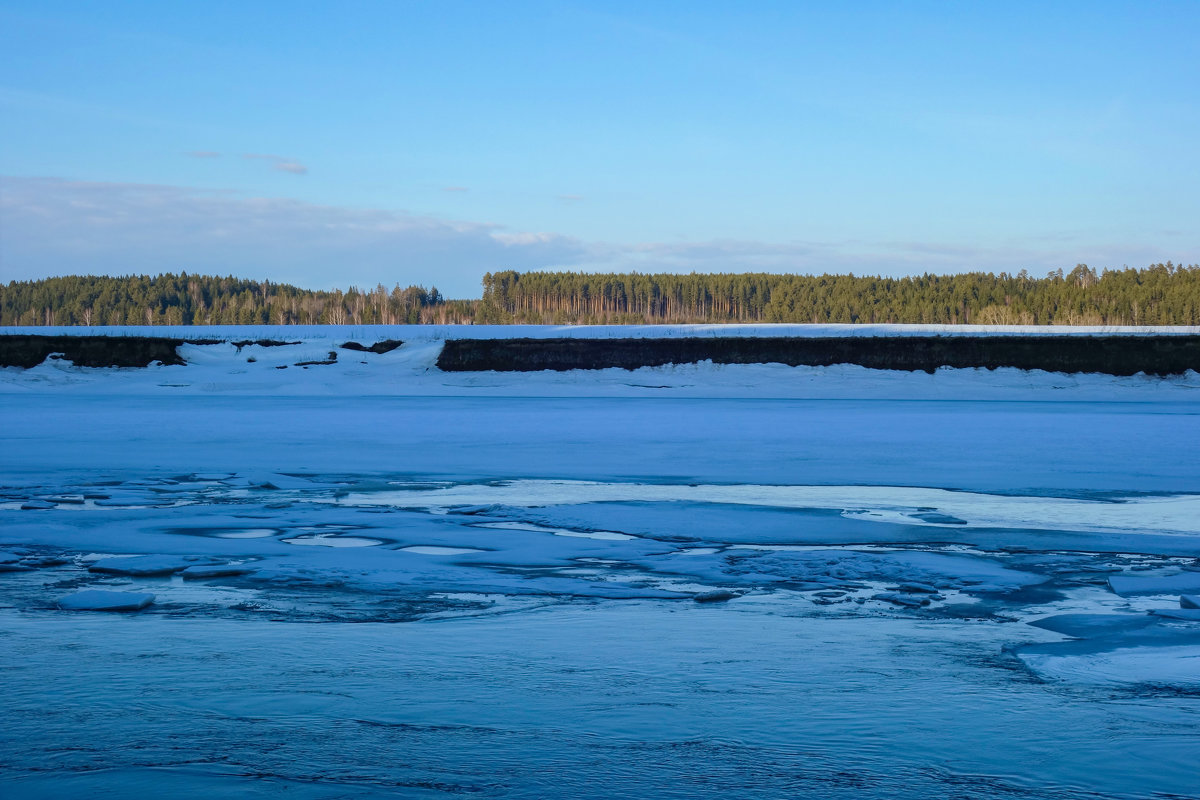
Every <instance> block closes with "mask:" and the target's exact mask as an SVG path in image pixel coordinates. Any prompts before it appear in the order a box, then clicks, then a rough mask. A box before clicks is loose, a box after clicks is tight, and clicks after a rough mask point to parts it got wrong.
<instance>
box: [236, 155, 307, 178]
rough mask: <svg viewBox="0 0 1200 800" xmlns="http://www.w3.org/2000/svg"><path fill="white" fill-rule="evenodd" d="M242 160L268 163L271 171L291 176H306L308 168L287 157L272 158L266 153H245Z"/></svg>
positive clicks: (272, 156)
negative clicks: (248, 159) (286, 173)
mask: <svg viewBox="0 0 1200 800" xmlns="http://www.w3.org/2000/svg"><path fill="white" fill-rule="evenodd" d="M242 158H250V159H256V160H259V161H268V162H270V164H271V169H274V170H278V171H279V172H290V173H292V174H293V175H307V174H308V167H306V166H304V165H303V164H301V163H300V162H299V161H297V160H296V159H294V158H288V157H287V156H274V155H270V154H268V153H245V154H244V155H243V156H242Z"/></svg>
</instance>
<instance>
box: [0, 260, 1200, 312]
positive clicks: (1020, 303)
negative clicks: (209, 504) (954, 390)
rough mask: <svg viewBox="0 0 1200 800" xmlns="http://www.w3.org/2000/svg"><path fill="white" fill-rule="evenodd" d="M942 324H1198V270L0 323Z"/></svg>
mask: <svg viewBox="0 0 1200 800" xmlns="http://www.w3.org/2000/svg"><path fill="white" fill-rule="evenodd" d="M722 322H799V323H830V322H834V323H944V324H956V323H957V324H985V325H1054V324H1062V325H1198V324H1200V267H1198V266H1195V265H1193V266H1181V265H1175V264H1172V263H1170V262H1168V263H1166V264H1154V265H1151V266H1149V267H1146V268H1144V269H1131V268H1125V269H1120V270H1105V271H1103V272H1101V273H1097V272H1096V271H1095V270H1094V269H1091V268H1089V267H1087V266H1086V265H1083V264H1080V265H1078V266H1076V267H1075V268H1074V269H1073V270H1071V271H1070V272H1068V273H1065V274H1064V273H1063V271H1062V270H1056V271H1055V272H1052V273H1050V274H1049V275H1047V276H1046V277H1044V278H1034V277H1031V276H1030V275H1028V274H1027V273H1026V272H1025V271H1022V272H1021V273H1019V274H1017V275H1010V274H1007V273H1003V272H1002V273H1000V274H998V275H996V274H992V273H986V272H971V273H963V274H957V275H928V274H927V275H921V276H915V277H905V278H882V277H869V276H855V275H820V276H811V275H775V274H766V273H747V274H698V273H692V274H687V275H677V274H656V275H643V274H638V273H627V274H585V273H575V272H528V273H518V272H513V271H502V272H495V273H488V274H486V275H485V276H484V277H483V297H482V299H479V300H451V299H447V298H446V297H444V296H443V295H442V294H440V293H439V292H438V290H437V289H436V288H432V289H425V288H423V287H418V286H410V287H408V288H403V289H402V288H400V287H399V286H396V287H394V288H392V289H390V290H389V289H387V288H386V287H384V286H383V285H378V286H376V287H375V288H374V289H367V290H364V289H359V288H356V287H351V288H349V289H348V290H346V291H341V290H335V291H312V290H307V289H300V288H297V287H295V286H290V285H287V284H280V283H272V282H270V281H251V280H242V279H238V278H233V277H225V278H221V277H211V276H201V275H188V274H186V273H184V274H179V275H173V274H164V275H158V276H154V277H151V276H146V275H136V276H126V277H98V276H65V277H58V278H47V279H44V280H38V281H13V282H11V283H9V284H7V285H3V284H0V325H235V324H241V325H250V324H256V325H266V324H271V325H296V324H303V325H319V324H355V325H364V324H367V325H369V324H405V323H407V324H424V323H439V324H446V323H500V324H504V323H527V324H640V323H651V324H653V323H722Z"/></svg>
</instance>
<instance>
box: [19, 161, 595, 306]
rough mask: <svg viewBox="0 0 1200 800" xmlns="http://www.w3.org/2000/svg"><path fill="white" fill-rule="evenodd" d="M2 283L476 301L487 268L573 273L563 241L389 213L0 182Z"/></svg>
mask: <svg viewBox="0 0 1200 800" xmlns="http://www.w3.org/2000/svg"><path fill="white" fill-rule="evenodd" d="M0 217H2V218H3V219H4V227H5V235H4V236H3V237H0V278H2V279H4V280H6V281H7V280H24V279H32V278H38V277H46V276H50V275H65V274H78V273H100V274H129V273H158V272H178V271H181V270H186V271H188V272H200V273H209V274H221V275H228V274H234V275H244V276H246V277H255V278H259V277H262V278H269V279H271V280H275V281H282V282H289V283H295V284H298V285H301V286H306V287H310V288H327V287H334V286H341V287H343V288H344V287H346V286H348V285H350V284H356V285H359V286H374V285H375V284H376V283H380V282H382V283H383V284H385V285H387V286H391V285H393V284H396V283H399V284H401V285H409V284H422V285H425V286H429V285H436V286H437V287H438V289H439V290H441V291H442V292H443V293H445V294H448V295H450V296H455V297H472V296H478V294H479V291H480V283H479V281H480V278H481V277H482V275H483V273H484V272H487V271H488V270H495V269H503V268H509V269H516V270H522V271H526V270H538V269H551V268H556V267H562V266H566V265H571V264H576V263H579V262H580V260H581V258H582V257H583V255H584V254H585V252H586V248H585V247H584V246H583V245H582V244H581V243H579V242H578V241H576V240H574V239H571V238H570V237H565V236H557V235H554V234H531V235H524V234H521V233H519V232H513V231H506V230H504V229H502V228H500V227H499V226H496V225H490V224H484V223H476V222H468V221H446V220H441V219H435V218H433V217H425V216H420V215H416V214H409V213H404V212H396V211H385V210H379V209H354V208H339V207H333V206H321V205H315V204H311V203H303V202H300V201H297V200H286V199H277V198H259V197H244V196H240V195H238V194H235V193H233V192H211V191H200V190H196V189H190V188H182V187H176V186H159V185H145V184H123V183H91V182H83V181H67V180H60V179H53V178H15V177H8V178H0Z"/></svg>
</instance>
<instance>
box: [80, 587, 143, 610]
mask: <svg viewBox="0 0 1200 800" xmlns="http://www.w3.org/2000/svg"><path fill="white" fill-rule="evenodd" d="M153 602H154V595H152V594H142V593H139V592H111V591H105V590H102V589H85V590H84V591H81V592H75V593H74V594H69V595H67V596H66V597H60V598H59V599H58V601H57V605H58V607H59V608H61V609H63V610H64V611H140V610H141V609H143V608H145V607H146V606H148V605H150V604H151V603H153Z"/></svg>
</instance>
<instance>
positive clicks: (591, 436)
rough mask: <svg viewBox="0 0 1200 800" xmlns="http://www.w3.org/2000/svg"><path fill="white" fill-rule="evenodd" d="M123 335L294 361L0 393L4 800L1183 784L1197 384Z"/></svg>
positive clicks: (58, 371) (288, 337) (1199, 492)
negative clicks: (455, 357)
mask: <svg viewBox="0 0 1200 800" xmlns="http://www.w3.org/2000/svg"><path fill="white" fill-rule="evenodd" d="M783 327H785V328H788V329H789V331H788V332H789V333H790V334H794V335H814V334H815V335H830V334H831V333H834V334H841V333H843V332H846V331H844V330H843V329H841V326H820V327H817V328H815V329H814V326H783ZM793 328H794V330H792V329H793ZM833 328H839V330H837V331H834V330H833ZM875 328H876V329H877V330H876V333H886V334H889V335H908V334H909V333H911V332H913V330H914V329H910V328H904V329H892V330H884V328H886V326H875ZM137 330H138V329H121V331H120V332H121V333H123V334H129V333H130V332H131V331H132V332H136V331H137ZM141 330H145V331H146V332H147V333H148V334H152V335H172V336H180V337H181V338H227V339H229V340H230V341H233V340H243V339H274V340H280V341H295V342H299V343H298V344H294V345H287V346H278V347H264V346H259V345H253V344H250V345H243V346H241V347H238V346H236V345H234V344H232V343H225V344H216V345H185V346H184V347H183V348H181V354H182V355H184V356H185V359H186V360H187V361H188V365H187V366H153V367H149V368H146V369H86V368H77V367H74V366H72V365H71V364H69V363H68V362H65V361H64V360H61V359H57V360H56V359H50V360H48V361H47V362H46V363H44V364H42V365H41V366H38V367H35V368H32V369H28V370H19V369H15V368H8V369H0V408H2V409H3V428H2V429H0V430H2V432H0V663H2V665H3V671H2V672H0V714H2V715H3V719H4V720H5V724H4V725H0V770H2V771H0V794H2V796H3V797H5V798H6V799H7V798H32V797H47V798H49V797H71V796H84V795H86V796H90V797H97V798H107V797H112V798H126V797H128V798H135V797H136V798H144V797H147V796H171V795H173V796H178V797H205V798H208V797H297V798H349V797H419V798H425V797H429V798H444V797H456V796H460V795H465V796H473V797H501V798H544V797H582V798H647V797H676V798H727V797H739V798H764V800H765V799H766V798H783V797H811V798H839V799H840V798H846V799H847V800H850V799H851V798H879V799H881V800H882V799H883V798H972V799H973V798H1030V799H1033V798H1071V799H1072V800H1075V799H1076V798H1078V799H1079V800H1082V799H1083V798H1091V799H1094V798H1196V797H1200V778H1198V777H1197V775H1198V774H1200V773H1198V766H1197V765H1200V610H1197V609H1196V608H1195V606H1197V605H1200V466H1198V461H1197V457H1196V450H1197V444H1200V413H1198V411H1200V376H1198V375H1196V374H1195V373H1188V374H1186V375H1183V376H1178V377H1171V378H1153V377H1147V376H1144V375H1136V376H1132V377H1124V378H1117V377H1110V376H1098V375H1062V374H1052V373H1027V372H1021V371H1017V370H995V371H986V370H939V371H938V372H937V373H935V374H933V375H927V374H924V373H900V372H889V371H879V370H868V369H864V368H860V367H850V366H840V367H826V368H807V367H796V368H792V367H785V366H781V365H752V366H724V367H719V366H713V365H712V364H693V365H680V366H671V367H661V368H648V369H640V370H635V371H624V370H599V371H587V372H584V371H579V372H564V373H505V374H501V373H454V374H448V373H442V372H440V371H438V370H437V369H436V368H435V367H434V366H433V364H434V361H435V360H436V357H437V354H438V351H439V348H440V344H441V341H442V340H444V339H445V338H446V337H447V336H455V337H459V336H468V335H473V336H495V335H500V334H499V333H497V331H501V332H504V333H506V334H507V335H520V336H529V335H539V336H541V335H548V336H562V335H625V336H629V335H643V333H644V335H692V334H699V335H718V334H720V335H729V334H730V333H734V334H736V335H762V334H763V333H764V332H767V331H769V333H770V334H771V335H780V332H781V331H780V328H779V327H776V326H771V327H769V328H766V327H765V326H757V327H735V328H734V329H733V330H732V331H731V330H730V329H728V328H721V327H714V326H708V327H703V328H699V329H697V328H683V327H675V328H667V327H656V328H653V329H642V328H638V329H628V328H626V329H619V328H616V329H611V328H605V329H584V328H567V329H563V328H550V329H530V328H521V329H516V330H514V329H513V328H483V327H478V328H472V329H467V330H462V329H447V328H387V329H378V328H367V327H364V328H357V329H340V330H339V329H329V328H312V329H300V330H297V329H295V328H256V329H250V330H245V329H230V328H225V329H164V328H154V329H141ZM915 330H916V331H917V332H920V333H923V334H928V333H929V332H930V329H929V328H917V329H915ZM29 331H31V329H22V332H29ZM597 331H599V332H600V333H599V334H597ZM940 331H941V332H942V333H944V334H945V335H987V331H986V330H982V331H981V330H980V329H979V328H971V329H940ZM1039 331H1040V332H1045V329H1034V330H1031V331H1030V332H1039ZM1088 331H1089V329H1079V332H1080V333H1081V334H1082V333H1087V332H1088ZM0 332H16V331H15V329H7V330H5V331H0ZM41 332H43V333H55V334H62V333H64V332H69V331H64V329H45V330H42V331H41ZM79 332H81V333H82V332H90V333H96V332H97V331H96V330H90V331H89V330H88V329H81V330H79ZM865 332H866V329H865V328H855V329H853V330H852V331H849V332H846V333H848V334H854V335H858V334H862V333H865ZM1006 332H1007V331H1006ZM1054 332H1055V333H1062V332H1064V329H1062V328H1055V329H1054ZM1104 332H1105V333H1115V332H1121V331H1116V330H1113V329H1104ZM1125 332H1126V333H1131V334H1133V333H1135V332H1132V331H1125ZM1142 332H1144V331H1143V330H1140V329H1139V330H1138V331H1137V332H1136V333H1142ZM1153 332H1155V333H1158V332H1161V331H1158V330H1155V331H1153ZM1178 332H1181V333H1183V332H1187V333H1196V331H1195V330H1194V329H1180V330H1179V331H1178ZM387 338H394V339H401V340H404V341H405V344H404V346H402V347H400V348H398V349H396V350H393V351H391V352H388V353H383V354H377V353H372V352H354V351H345V350H340V349H339V346H340V344H342V343H344V342H346V341H348V340H353V341H357V342H359V343H362V344H366V345H369V344H371V343H372V342H375V341H379V340H382V339H387ZM331 351H332V352H337V353H338V358H337V359H336V361H335V363H310V364H308V365H307V366H304V365H302V364H303V363H304V362H324V361H329V358H328V354H329V352H331ZM281 367H282V368H281ZM101 608H109V609H124V610H110V611H101V610H95V609H101Z"/></svg>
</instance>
